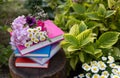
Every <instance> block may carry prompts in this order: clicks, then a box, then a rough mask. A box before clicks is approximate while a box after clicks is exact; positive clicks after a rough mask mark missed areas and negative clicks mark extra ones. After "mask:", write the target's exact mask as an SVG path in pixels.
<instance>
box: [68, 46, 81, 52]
mask: <svg viewBox="0 0 120 78" xmlns="http://www.w3.org/2000/svg"><path fill="white" fill-rule="evenodd" d="M77 50H79V48H78V46H72V45H71V46H69V47H68V48H67V51H69V52H73V51H74V52H75V51H77Z"/></svg>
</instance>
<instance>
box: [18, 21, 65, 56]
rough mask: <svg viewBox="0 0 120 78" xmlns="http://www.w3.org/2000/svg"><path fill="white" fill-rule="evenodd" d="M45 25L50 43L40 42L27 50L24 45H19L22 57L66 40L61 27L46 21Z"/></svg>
mask: <svg viewBox="0 0 120 78" xmlns="http://www.w3.org/2000/svg"><path fill="white" fill-rule="evenodd" d="M44 24H45V27H46V29H47V32H48V37H49V38H50V41H49V40H45V41H43V42H39V43H37V44H34V45H32V46H30V47H27V48H26V47H25V46H23V45H17V48H18V50H19V51H20V53H21V54H22V55H24V54H26V53H29V52H32V51H34V50H36V49H39V48H42V47H45V46H47V45H50V44H53V43H55V42H58V41H60V40H62V39H64V37H63V34H64V32H63V31H62V30H61V29H60V28H59V27H57V26H56V25H55V24H54V23H53V22H52V21H50V20H46V21H44Z"/></svg>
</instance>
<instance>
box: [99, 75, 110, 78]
mask: <svg viewBox="0 0 120 78" xmlns="http://www.w3.org/2000/svg"><path fill="white" fill-rule="evenodd" d="M100 78H108V77H107V76H105V75H101V76H100Z"/></svg>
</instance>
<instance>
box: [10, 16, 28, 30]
mask: <svg viewBox="0 0 120 78" xmlns="http://www.w3.org/2000/svg"><path fill="white" fill-rule="evenodd" d="M25 24H26V18H25V16H24V15H22V16H18V17H17V18H16V19H15V20H14V21H13V22H12V29H13V30H15V29H22V28H23V27H24V25H25Z"/></svg>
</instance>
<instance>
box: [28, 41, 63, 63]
mask: <svg viewBox="0 0 120 78" xmlns="http://www.w3.org/2000/svg"><path fill="white" fill-rule="evenodd" d="M60 49H61V47H60V45H59V43H54V44H52V45H51V51H50V56H49V57H44V58H39V57H38V58H34V57H30V58H29V59H32V60H33V61H35V62H37V63H39V64H41V65H44V64H45V63H46V62H48V61H49V60H50V59H51V58H52V57H53V56H54V55H55V54H56V53H57V52H58V51H59V50H60Z"/></svg>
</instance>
